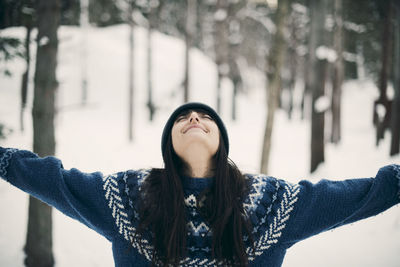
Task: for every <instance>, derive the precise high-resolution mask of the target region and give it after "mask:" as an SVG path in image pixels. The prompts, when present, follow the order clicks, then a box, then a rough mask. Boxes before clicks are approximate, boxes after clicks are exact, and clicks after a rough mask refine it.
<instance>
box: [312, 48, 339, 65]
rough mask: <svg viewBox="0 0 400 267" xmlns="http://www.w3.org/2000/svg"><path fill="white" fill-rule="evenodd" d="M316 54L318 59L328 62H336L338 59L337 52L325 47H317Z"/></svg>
mask: <svg viewBox="0 0 400 267" xmlns="http://www.w3.org/2000/svg"><path fill="white" fill-rule="evenodd" d="M315 54H316V55H317V58H318V59H326V60H327V61H328V62H335V61H336V59H337V54H336V51H335V50H333V49H332V48H329V47H326V46H323V45H321V46H319V47H317V49H316V51H315Z"/></svg>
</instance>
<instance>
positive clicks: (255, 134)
mask: <svg viewBox="0 0 400 267" xmlns="http://www.w3.org/2000/svg"><path fill="white" fill-rule="evenodd" d="M191 101H199V102H204V103H207V104H208V105H210V106H212V107H214V108H215V110H216V111H217V112H218V113H219V114H220V115H221V117H222V118H223V119H224V121H225V122H226V125H227V128H228V132H229V134H230V137H229V138H230V140H231V141H230V142H231V152H230V155H229V156H230V158H232V160H233V161H234V162H235V163H236V164H237V165H238V166H239V168H240V169H241V170H243V171H245V172H250V173H265V174H268V175H271V176H275V177H280V178H284V179H288V180H290V181H293V182H297V181H298V180H300V179H302V178H304V177H306V178H308V179H311V180H314V181H317V180H319V179H322V178H327V179H337V180H341V179H345V178H349V177H372V176H374V175H375V174H376V172H377V171H378V169H379V168H380V167H381V166H383V165H386V164H391V163H397V164H400V1H396V0H387V1H380V0H363V1H361V0H351V1H350V0H329V1H328V0H319V1H318V0H247V1H246V0H204V1H196V0H169V1H159V0H137V1H134V0H117V1H112V0H97V1H95V0H52V1H46V0H36V1H34V0H17V1H15V0H0V145H1V146H3V147H17V148H23V149H28V150H31V151H34V152H35V153H37V154H38V155H40V156H48V155H55V156H57V157H59V158H60V159H62V161H63V165H64V167H66V168H73V167H76V168H79V169H80V170H83V171H88V172H89V171H101V172H104V173H113V172H116V171H120V170H123V169H140V168H150V167H161V165H162V158H161V152H160V142H161V132H162V129H163V126H164V124H165V122H166V120H167V119H168V116H169V114H170V113H171V112H172V111H173V110H174V109H175V108H176V107H177V106H178V105H180V104H182V103H185V102H191ZM0 200H1V201H0V211H2V216H1V218H2V219H1V220H0V266H17V267H19V266H58V267H60V266H113V261H112V254H111V246H110V244H109V243H108V242H107V240H105V239H102V238H101V237H99V236H97V235H96V233H94V232H92V231H90V230H89V229H88V228H86V227H85V226H82V225H80V224H78V223H77V222H75V221H72V220H71V219H69V218H67V217H66V216H64V215H62V214H61V213H60V212H58V211H56V210H54V211H53V210H52V208H51V207H49V206H47V205H46V204H44V203H42V202H40V201H39V200H37V199H35V198H34V197H29V199H28V198H27V196H26V194H24V193H23V192H19V191H18V190H16V189H14V188H11V187H10V186H9V185H8V184H7V183H5V182H3V181H1V182H0ZM343 240H346V241H343ZM399 251H400V209H399V207H395V208H393V209H391V210H390V211H388V212H386V213H385V214H382V215H379V216H376V217H374V218H372V219H370V220H368V221H362V222H358V223H355V224H354V225H353V224H352V225H350V226H345V227H343V228H341V229H337V230H335V231H334V233H332V232H326V233H324V234H322V235H319V236H318V237H313V238H312V239H310V240H306V241H304V242H302V243H301V244H298V245H296V246H294V247H293V248H290V250H289V251H288V255H287V257H286V258H285V261H284V265H283V266H285V267H290V266H300V267H301V266H328V267H329V266H371V267H372V266H388V267H396V266H397V267H398V266H399V265H400V254H399ZM44 263H45V264H44Z"/></svg>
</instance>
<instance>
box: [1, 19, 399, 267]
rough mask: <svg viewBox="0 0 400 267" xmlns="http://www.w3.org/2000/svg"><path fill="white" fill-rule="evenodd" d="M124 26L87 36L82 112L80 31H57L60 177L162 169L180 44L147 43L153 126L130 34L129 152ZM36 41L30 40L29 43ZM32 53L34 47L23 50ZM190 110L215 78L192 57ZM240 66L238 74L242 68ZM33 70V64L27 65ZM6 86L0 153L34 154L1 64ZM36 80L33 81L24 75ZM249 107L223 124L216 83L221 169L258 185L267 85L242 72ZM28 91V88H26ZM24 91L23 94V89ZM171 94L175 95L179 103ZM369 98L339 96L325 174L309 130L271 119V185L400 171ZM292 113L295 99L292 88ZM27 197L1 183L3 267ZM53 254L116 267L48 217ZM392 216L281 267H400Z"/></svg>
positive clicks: (100, 242)
mask: <svg viewBox="0 0 400 267" xmlns="http://www.w3.org/2000/svg"><path fill="white" fill-rule="evenodd" d="M128 31H129V30H128V26H126V25H120V26H115V27H108V28H101V29H99V28H89V29H88V36H87V41H88V48H90V49H88V53H89V54H88V57H87V60H88V104H87V106H81V105H80V103H81V99H80V96H81V92H80V88H81V87H80V75H79V71H80V68H79V67H77V66H76V64H77V62H79V57H80V53H79V45H80V38H79V29H78V28H75V27H62V28H61V29H60V31H59V36H60V47H59V66H58V69H57V77H58V80H59V89H58V97H57V103H58V107H59V108H58V115H57V119H56V136H57V149H56V150H57V152H56V154H57V157H59V158H61V159H62V161H63V165H64V167H65V168H68V169H69V168H72V167H76V168H78V169H80V170H82V171H87V172H91V171H98V170H99V171H102V172H103V173H105V174H107V173H113V172H116V171H120V170H126V169H139V168H148V167H161V166H162V158H161V153H160V139H161V138H160V137H161V132H162V128H163V126H164V123H165V121H166V119H167V118H168V115H169V114H170V112H171V111H172V110H173V109H174V107H176V106H177V105H178V104H179V103H181V99H182V92H181V90H180V84H181V82H182V80H183V68H184V42H183V41H181V40H176V39H174V38H171V37H169V36H165V35H163V34H160V33H154V39H153V40H154V56H153V60H154V61H153V64H154V72H153V75H154V96H155V97H154V101H155V104H156V105H157V106H158V107H159V109H158V110H157V111H158V113H156V117H155V120H154V122H153V123H149V122H148V121H147V118H148V112H147V110H146V100H147V91H146V42H147V41H146V31H145V30H144V29H142V28H138V27H135V64H136V68H135V76H134V77H135V85H136V91H135V99H134V101H135V118H134V130H135V134H134V135H135V142H133V143H129V142H128V131H127V121H128V114H127V110H128V108H127V103H128V100H127V96H128V77H127V75H128V71H127V69H128V68H127V64H128V58H127V57H128V55H129V51H128V46H129V43H128ZM0 34H1V35H8V36H17V37H21V38H22V37H23V36H24V35H25V32H24V30H23V29H22V28H12V29H6V30H3V31H1V32H0ZM33 38H34V36H33ZM32 49H33V51H34V50H35V47H34V42H33V44H32ZM191 53H192V57H193V60H194V62H193V65H192V68H191V77H192V78H193V80H192V85H193V88H192V91H191V94H190V97H191V100H192V101H202V102H205V103H208V104H210V105H211V106H214V107H215V102H216V86H217V68H216V66H215V64H214V63H213V62H212V61H211V60H210V59H209V58H207V57H206V56H204V54H202V53H201V52H200V51H198V50H196V49H192V50H191ZM242 65H244V66H245V64H242ZM32 66H34V63H33V62H32ZM9 67H10V69H11V71H12V72H13V74H14V75H13V76H12V77H11V78H7V77H4V76H2V77H0V121H1V122H3V123H5V124H6V126H8V127H10V128H13V129H14V133H13V134H12V135H10V136H9V137H8V138H7V139H6V140H4V141H1V145H2V146H6V147H18V148H25V149H31V147H32V129H31V128H32V120H31V115H30V108H31V107H32V104H31V103H32V92H31V91H30V93H29V98H28V99H29V103H30V104H28V108H27V110H26V112H25V114H24V118H25V129H26V130H25V132H23V133H21V132H20V131H19V94H20V92H19V90H20V77H21V75H22V73H23V71H24V63H23V61H22V60H15V61H13V62H10V64H9ZM30 73H31V75H33V73H34V71H31V72H30ZM246 76H247V77H248V79H250V80H249V81H248V82H247V84H248V85H249V86H251V88H249V89H248V93H249V94H248V95H246V96H244V95H240V96H239V98H238V116H237V117H238V120H237V121H235V122H234V121H232V120H231V119H230V109H231V105H230V100H231V94H232V83H231V82H228V81H227V80H224V81H223V83H222V96H223V98H222V112H221V116H222V118H223V119H224V121H225V123H226V126H227V128H228V132H229V138H230V143H231V147H230V157H231V158H232V160H233V161H234V162H236V163H237V165H238V166H239V168H240V169H242V170H243V171H245V172H250V173H257V172H258V170H259V167H260V157H261V147H262V146H261V143H262V140H263V134H264V133H263V131H264V128H265V118H266V107H265V103H266V100H265V89H264V83H263V82H264V77H263V76H262V75H257V72H256V71H251V70H249V69H248V70H247V73H246ZM31 82H32V77H31ZM30 88H32V84H30ZM178 90H179V91H178ZM376 90H377V89H376V88H375V86H374V85H373V83H372V82H371V81H351V82H347V83H345V86H344V88H343V107H342V113H343V116H342V123H343V124H342V129H343V133H342V141H341V143H340V144H339V145H336V146H335V145H331V144H327V145H326V162H325V163H324V164H322V165H321V166H320V167H319V168H318V170H317V172H316V173H315V174H313V175H310V174H309V172H308V170H309V158H310V151H309V147H310V145H309V144H310V123H309V122H308V121H302V120H300V114H299V112H298V110H297V109H296V110H295V112H294V114H293V119H292V121H289V120H288V119H287V115H286V113H284V112H282V111H280V110H279V111H278V112H277V113H276V119H275V125H274V132H273V147H272V152H271V163H270V173H269V175H273V176H276V177H279V178H282V179H287V180H288V181H291V182H297V181H299V180H300V179H303V178H308V179H311V180H312V181H318V179H320V178H329V179H336V180H341V179H345V178H350V177H371V176H374V175H375V174H376V173H377V171H378V169H379V168H380V167H381V166H384V165H386V164H390V163H400V156H396V157H389V156H388V155H389V145H390V135H389V134H388V133H386V135H385V139H384V140H383V142H381V145H380V146H379V147H375V142H374V140H375V136H374V133H375V132H374V128H373V126H372V106H373V101H374V100H375V97H376ZM294 95H295V97H296V99H295V100H296V102H295V107H296V108H297V107H298V106H299V103H300V97H299V96H301V91H300V90H299V88H296V90H295V93H294ZM27 207H28V197H27V195H26V194H25V193H23V192H20V191H19V190H18V189H15V188H13V187H12V186H10V185H9V184H8V183H6V182H3V181H0V211H1V214H2V215H1V218H2V219H1V220H0V266H15V267H22V266H23V258H24V255H23V250H22V249H23V246H24V241H25V235H26V222H27ZM53 218H54V253H55V260H56V266H57V267H67V266H68V267H69V266H96V267H106V266H113V259H112V252H111V245H110V243H109V242H108V241H107V240H105V239H104V238H103V237H101V236H99V235H98V234H96V233H95V232H93V231H91V230H89V229H88V228H86V227H85V226H83V225H81V224H79V223H77V222H75V221H73V220H72V219H69V218H67V217H65V216H64V215H62V214H61V213H60V212H58V211H54V216H53ZM399 251H400V207H399V206H397V207H394V208H392V209H390V210H388V211H386V212H385V213H383V214H381V215H378V216H375V217H373V218H369V219H367V220H363V221H360V222H357V223H354V224H351V225H348V226H344V227H341V228H339V229H336V230H334V231H329V232H326V233H323V234H320V235H318V236H315V237H312V238H310V239H307V240H305V241H302V242H300V243H298V244H296V245H295V246H294V247H292V248H290V249H289V250H288V253H287V256H286V258H285V260H284V264H283V266H284V267H291V266H295V267H302V266H307V267H317V266H318V267H319V266H324V267H333V266H352V267H358V266H371V267H372V266H375V267H376V266H385V267H398V266H399V263H400V254H399Z"/></svg>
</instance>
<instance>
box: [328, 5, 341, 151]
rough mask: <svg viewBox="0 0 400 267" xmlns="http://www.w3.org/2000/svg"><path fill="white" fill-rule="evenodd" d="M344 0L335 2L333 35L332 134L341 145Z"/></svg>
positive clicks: (333, 138) (334, 141)
mask: <svg viewBox="0 0 400 267" xmlns="http://www.w3.org/2000/svg"><path fill="white" fill-rule="evenodd" d="M342 6H343V3H342V0H335V8H334V18H335V29H334V33H333V46H334V49H335V51H336V55H337V57H336V60H335V62H334V66H333V81H332V104H331V107H332V132H331V142H332V143H334V144H337V143H339V141H340V138H341V118H340V117H341V98H342V83H343V75H344V64H343V15H342V14H343V12H342Z"/></svg>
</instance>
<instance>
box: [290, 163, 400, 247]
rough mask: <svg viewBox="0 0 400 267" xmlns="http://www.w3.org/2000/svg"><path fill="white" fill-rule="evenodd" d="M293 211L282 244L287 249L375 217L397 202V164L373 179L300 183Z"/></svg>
mask: <svg viewBox="0 0 400 267" xmlns="http://www.w3.org/2000/svg"><path fill="white" fill-rule="evenodd" d="M299 186H300V192H299V195H298V200H297V203H296V205H295V210H294V211H293V214H292V216H291V218H290V220H289V221H288V227H287V228H286V229H287V232H286V234H285V237H284V240H283V241H284V242H286V243H287V244H288V245H289V246H290V245H293V244H294V243H296V242H298V241H300V240H303V239H305V238H307V237H310V236H313V235H315V234H318V233H321V232H324V231H327V230H330V229H333V228H336V227H338V226H341V225H345V224H348V223H352V222H355V221H358V220H362V219H365V218H368V217H370V216H374V215H377V214H379V213H381V212H383V211H385V210H386V209H388V208H390V207H392V206H393V205H396V204H398V203H400V165H396V164H393V165H388V166H385V167H383V168H381V169H380V170H379V172H378V173H377V175H376V177H375V178H362V179H349V180H344V181H329V180H321V181H320V182H318V183H316V184H313V183H311V182H309V181H301V182H300V183H299Z"/></svg>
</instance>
